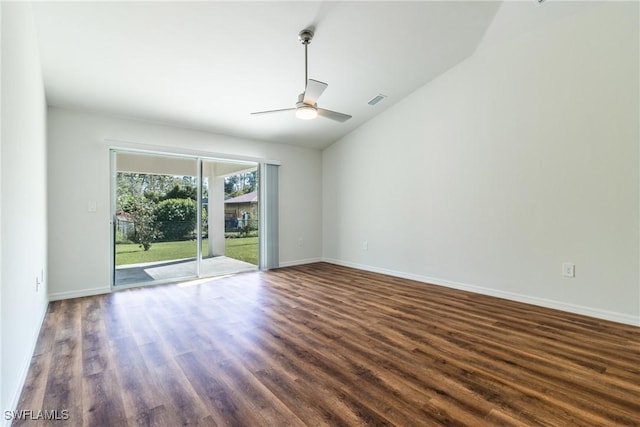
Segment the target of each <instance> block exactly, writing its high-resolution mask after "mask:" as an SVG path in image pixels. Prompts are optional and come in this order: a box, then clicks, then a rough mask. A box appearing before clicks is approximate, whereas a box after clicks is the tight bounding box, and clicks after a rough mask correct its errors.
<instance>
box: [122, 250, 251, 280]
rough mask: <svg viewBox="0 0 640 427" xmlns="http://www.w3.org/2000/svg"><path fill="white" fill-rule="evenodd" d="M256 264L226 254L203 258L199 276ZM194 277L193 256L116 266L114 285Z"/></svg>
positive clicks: (228, 272) (229, 272)
mask: <svg viewBox="0 0 640 427" xmlns="http://www.w3.org/2000/svg"><path fill="white" fill-rule="evenodd" d="M257 269H258V266H256V265H253V264H249V263H248V262H244V261H239V260H237V259H233V258H229V257H226V256H216V257H210V258H203V259H202V263H201V264H200V276H201V277H212V276H221V275H225V274H232V273H242V272H245V271H254V270H257ZM194 277H196V260H195V258H187V259H179V260H171V261H160V262H149V263H143V264H128V265H120V266H118V267H116V277H115V285H116V286H122V285H132V284H139V283H145V282H154V281H163V282H164V281H168V280H174V279H175V280H178V279H184V278H194Z"/></svg>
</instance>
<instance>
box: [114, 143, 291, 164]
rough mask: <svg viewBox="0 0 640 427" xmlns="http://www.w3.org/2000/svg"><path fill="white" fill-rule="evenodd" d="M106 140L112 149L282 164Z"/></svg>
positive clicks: (201, 151) (258, 159)
mask: <svg viewBox="0 0 640 427" xmlns="http://www.w3.org/2000/svg"><path fill="white" fill-rule="evenodd" d="M104 142H105V143H106V144H107V146H108V147H109V148H110V149H112V150H123V151H132V152H140V153H147V154H170V155H174V156H176V155H177V156H181V157H195V158H199V157H202V158H203V159H204V160H216V161H220V162H224V161H227V162H233V163H238V162H240V163H243V162H247V163H267V164H270V165H278V166H280V164H281V163H280V160H265V159H261V158H258V157H250V156H238V155H235V154H225V153H216V152H212V151H204V150H193V149H190V148H183V147H180V148H175V147H168V146H164V145H152V144H144V143H140V142H133V141H125V140H120V139H110V138H105V140H104Z"/></svg>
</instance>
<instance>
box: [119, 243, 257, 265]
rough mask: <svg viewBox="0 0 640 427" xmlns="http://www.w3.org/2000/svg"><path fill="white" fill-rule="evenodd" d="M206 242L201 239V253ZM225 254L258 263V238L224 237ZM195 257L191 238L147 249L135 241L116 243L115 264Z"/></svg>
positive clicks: (158, 244)
mask: <svg viewBox="0 0 640 427" xmlns="http://www.w3.org/2000/svg"><path fill="white" fill-rule="evenodd" d="M208 243H209V242H208V240H207V239H203V240H202V253H203V254H204V253H207V251H208ZM225 255H226V256H228V257H229V258H234V259H238V260H240V261H245V262H248V263H251V264H255V265H258V238H257V237H246V238H242V239H225ZM195 257H196V242H195V241H193V240H185V241H180V242H159V243H153V244H152V245H151V249H149V250H148V251H145V250H143V249H142V248H141V247H139V246H138V244H136V243H119V244H116V265H125V264H139V263H143V262H155V261H168V260H172V259H182V258H195Z"/></svg>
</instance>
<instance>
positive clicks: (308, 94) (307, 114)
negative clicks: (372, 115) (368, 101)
mask: <svg viewBox="0 0 640 427" xmlns="http://www.w3.org/2000/svg"><path fill="white" fill-rule="evenodd" d="M312 38H313V31H312V30H310V29H308V28H307V29H304V30H302V31H300V34H298V39H300V42H302V44H303V45H304V83H305V89H304V92H302V93H301V94H300V95H298V102H297V103H296V106H295V107H294V108H284V109H281V110H269V111H259V112H257V113H251V114H270V113H280V112H284V111H295V112H296V117H298V118H299V119H303V120H309V119H315V118H316V117H317V116H321V117H326V118H327V119H331V120H335V121H337V122H346V121H347V120H349V119H350V118H351V116H350V115H348V114H343V113H337V112H335V111H331V110H325V109H324V108H318V104H317V101H318V98H320V95H322V92H324V90H325V89H326V88H327V86H329V85H328V84H326V83H323V82H320V81H318V80H313V79H310V78H308V74H307V66H308V60H307V48H308V46H309V43H311V39H312Z"/></svg>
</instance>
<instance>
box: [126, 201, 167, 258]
mask: <svg viewBox="0 0 640 427" xmlns="http://www.w3.org/2000/svg"><path fill="white" fill-rule="evenodd" d="M153 209H154V204H153V203H152V202H150V201H149V200H147V199H144V198H141V199H134V200H133V201H132V202H131V204H130V205H129V211H128V212H129V213H130V214H131V216H132V219H133V224H134V226H135V233H134V237H133V240H134V242H136V243H138V244H139V245H140V247H141V248H143V249H144V250H145V251H148V250H149V249H151V244H152V243H153V242H155V241H156V239H158V238H160V236H161V233H160V231H159V230H158V228H157V226H156V221H155V216H154V214H153Z"/></svg>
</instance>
